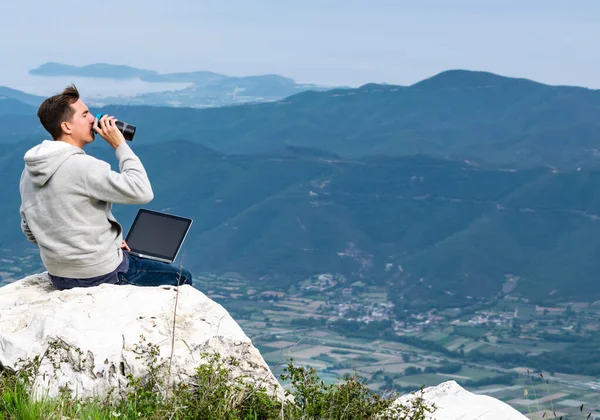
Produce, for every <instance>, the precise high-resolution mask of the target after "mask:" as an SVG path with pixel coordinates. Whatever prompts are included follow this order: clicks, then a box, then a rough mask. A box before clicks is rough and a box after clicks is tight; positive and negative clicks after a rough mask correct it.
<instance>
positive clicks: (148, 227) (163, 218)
mask: <svg viewBox="0 0 600 420" xmlns="http://www.w3.org/2000/svg"><path fill="white" fill-rule="evenodd" d="M191 224H192V219H188V218H185V217H179V216H173V215H170V214H165V213H159V212H155V211H151V210H146V209H141V210H140V211H139V212H138V214H137V216H136V218H135V220H134V221H133V224H132V225H131V229H130V230H129V233H128V234H127V239H125V241H126V242H127V245H129V248H131V251H133V252H137V253H139V254H146V255H150V256H153V257H159V258H164V259H168V260H171V261H172V260H174V259H175V257H176V256H177V252H178V251H179V247H180V246H181V244H182V243H183V240H184V239H185V236H186V234H187V232H188V230H189V228H190V225H191Z"/></svg>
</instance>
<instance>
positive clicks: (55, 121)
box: [37, 84, 79, 140]
mask: <svg viewBox="0 0 600 420" xmlns="http://www.w3.org/2000/svg"><path fill="white" fill-rule="evenodd" d="M78 100H79V92H78V91H77V88H76V87H75V85H73V84H72V85H70V86H67V87H66V88H65V90H63V91H62V93H59V94H58V95H54V96H51V97H49V98H48V99H46V100H45V101H44V102H42V104H41V105H40V107H39V108H38V112H37V116H38V118H39V119H40V122H41V123H42V125H43V126H44V128H45V129H46V131H47V132H48V133H50V135H51V136H52V138H53V139H54V140H58V139H59V138H60V137H61V136H62V133H63V132H62V128H61V126H60V125H61V124H62V122H63V121H70V120H71V118H73V114H74V113H75V110H74V109H73V108H71V105H72V104H74V103H75V102H77V101H78Z"/></svg>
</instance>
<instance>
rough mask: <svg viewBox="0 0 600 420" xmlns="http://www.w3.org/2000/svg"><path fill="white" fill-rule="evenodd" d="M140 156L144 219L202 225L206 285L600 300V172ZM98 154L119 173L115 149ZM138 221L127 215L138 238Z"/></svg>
mask: <svg viewBox="0 0 600 420" xmlns="http://www.w3.org/2000/svg"><path fill="white" fill-rule="evenodd" d="M29 145H30V144H29ZM29 145H28V144H25V143H23V144H18V145H8V144H4V145H0V153H1V154H0V156H2V158H0V174H1V175H2V177H3V179H4V182H3V183H1V184H0V194H2V197H3V203H2V206H0V217H1V218H2V220H3V223H2V224H0V238H2V239H1V240H0V249H2V250H3V254H2V256H1V257H2V258H9V257H10V255H11V254H10V251H7V250H13V252H14V253H18V252H21V250H22V249H23V248H30V247H31V246H30V245H28V244H27V243H26V241H25V238H24V236H23V234H22V233H21V231H20V228H19V212H18V208H19V203H20V198H19V194H18V189H17V185H18V181H19V177H20V173H21V170H22V167H23V160H22V156H23V154H24V151H25V150H26V148H27V147H28V146H29ZM133 147H134V149H135V151H136V152H137V153H138V155H139V156H140V158H141V159H142V161H143V162H144V164H145V166H146V168H147V170H148V173H149V176H150V179H151V181H152V183H153V188H154V193H155V197H156V198H155V199H154V201H153V202H152V203H150V204H149V205H147V206H144V207H147V208H152V209H157V210H164V211H168V212H171V213H173V214H180V215H186V216H189V217H192V218H193V219H194V226H193V229H192V231H191V232H190V234H189V235H188V238H187V239H186V244H185V248H184V250H183V251H182V254H181V255H180V257H181V258H182V259H183V263H184V264H185V265H186V266H187V267H189V268H190V269H191V270H193V271H194V272H196V273H199V272H220V273H224V272H238V273H241V274H242V275H244V276H247V277H248V278H250V279H258V278H261V280H260V281H261V282H262V284H268V285H270V286H271V287H273V288H277V289H282V288H283V290H287V288H288V287H290V286H291V285H293V284H297V282H298V281H299V280H302V279H304V278H307V277H308V276H310V275H312V274H315V273H327V272H337V273H342V274H344V275H346V276H348V277H349V278H350V279H351V280H352V281H357V280H361V281H363V282H366V283H367V284H377V285H385V286H386V288H387V289H388V295H389V296H390V299H391V300H392V301H393V302H394V303H395V304H396V305H397V307H398V309H403V308H410V307H415V306H419V307H421V308H422V307H431V306H433V305H437V306H438V307H441V306H446V305H461V304H464V303H468V302H474V301H476V300H478V299H481V298H485V299H490V298H493V297H502V296H504V295H506V294H507V293H510V294H511V295H513V296H521V297H526V298H529V299H532V300H534V301H536V302H545V303H548V302H552V301H555V300H564V299H569V298H570V299H578V300H597V299H600V285H599V284H598V282H597V278H596V276H597V273H598V272H599V270H600V242H599V241H598V240H597V238H598V237H600V220H599V219H600V172H596V171H593V172H591V171H579V172H578V171H572V172H568V173H559V174H554V173H552V171H551V170H549V169H533V170H520V171H506V170H498V169H484V168H474V167H473V166H471V165H468V164H464V163H457V162H447V161H440V160H435V159H431V158H428V157H424V156H413V157H398V158H384V157H378V158H363V159H352V160H348V159H341V158H335V157H332V156H330V155H327V154H325V155H320V153H319V152H318V151H315V150H305V149H298V148H295V149H286V150H282V151H280V152H273V153H269V154H265V155H246V156H243V155H240V156H231V155H223V154H221V153H219V152H217V151H215V150H212V149H209V148H206V147H204V146H202V145H199V144H197V143H193V142H187V141H169V142H162V143H156V144H153V145H147V144H143V143H141V142H140V143H139V144H135V145H133ZM86 151H87V153H90V154H92V155H94V156H97V157H99V158H102V159H105V160H107V161H108V162H111V163H112V165H113V168H115V169H116V168H117V163H116V160H115V158H114V152H113V151H112V150H111V149H110V148H109V147H108V146H107V145H105V144H101V143H94V144H93V145H92V146H91V147H90V148H88V149H86ZM136 210H137V207H136V206H121V205H116V206H115V207H114V211H115V214H116V215H117V217H119V220H120V221H121V222H122V223H123V225H124V226H125V227H126V229H127V227H128V226H129V225H130V223H131V221H132V220H133V217H134V215H135V212H136ZM180 261H181V260H180ZM0 271H2V270H0ZM256 281H258V280H256Z"/></svg>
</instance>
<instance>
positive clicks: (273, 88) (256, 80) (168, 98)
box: [29, 62, 328, 108]
mask: <svg viewBox="0 0 600 420" xmlns="http://www.w3.org/2000/svg"><path fill="white" fill-rule="evenodd" d="M29 73H30V74H32V75H36V76H45V77H55V76H74V77H90V78H106V79H115V80H131V79H139V80H141V81H144V82H148V83H178V84H187V85H188V86H186V87H185V88H182V87H179V88H177V89H170V90H167V91H163V92H152V93H146V94H141V95H134V96H107V97H102V98H100V99H92V100H90V104H93V105H96V106H102V105H106V104H113V105H115V104H117V105H151V106H173V107H184V106H185V107H196V108H203V107H215V106H223V105H230V104H240V103H247V102H265V101H276V100H279V99H282V98H284V97H286V96H290V95H294V94H296V93H299V92H303V91H307V90H325V89H328V87H323V86H317V85H312V84H300V83H296V82H295V81H294V80H292V79H290V78H287V77H282V76H279V75H274V74H269V75H259V76H246V77H230V76H226V75H224V74H219V73H214V72H210V71H195V72H184V73H165V74H160V73H157V72H156V71H153V70H145V69H138V68H135V67H130V66H123V65H114V64H107V63H97V64H90V65H87V66H72V65H67V64H60V63H52V62H50V63H45V64H42V65H41V66H39V67H38V68H35V69H32V70H30V71H29Z"/></svg>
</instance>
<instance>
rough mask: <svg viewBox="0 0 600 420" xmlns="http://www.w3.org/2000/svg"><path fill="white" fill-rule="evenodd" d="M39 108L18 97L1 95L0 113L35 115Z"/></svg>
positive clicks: (7, 114)
mask: <svg viewBox="0 0 600 420" xmlns="http://www.w3.org/2000/svg"><path fill="white" fill-rule="evenodd" d="M36 112H37V108H36V107H34V106H31V105H28V104H26V103H24V102H21V101H19V100H17V99H13V98H7V97H6V96H0V115H3V116H4V115H6V116H14V115H32V114H33V115H35V113H36Z"/></svg>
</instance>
